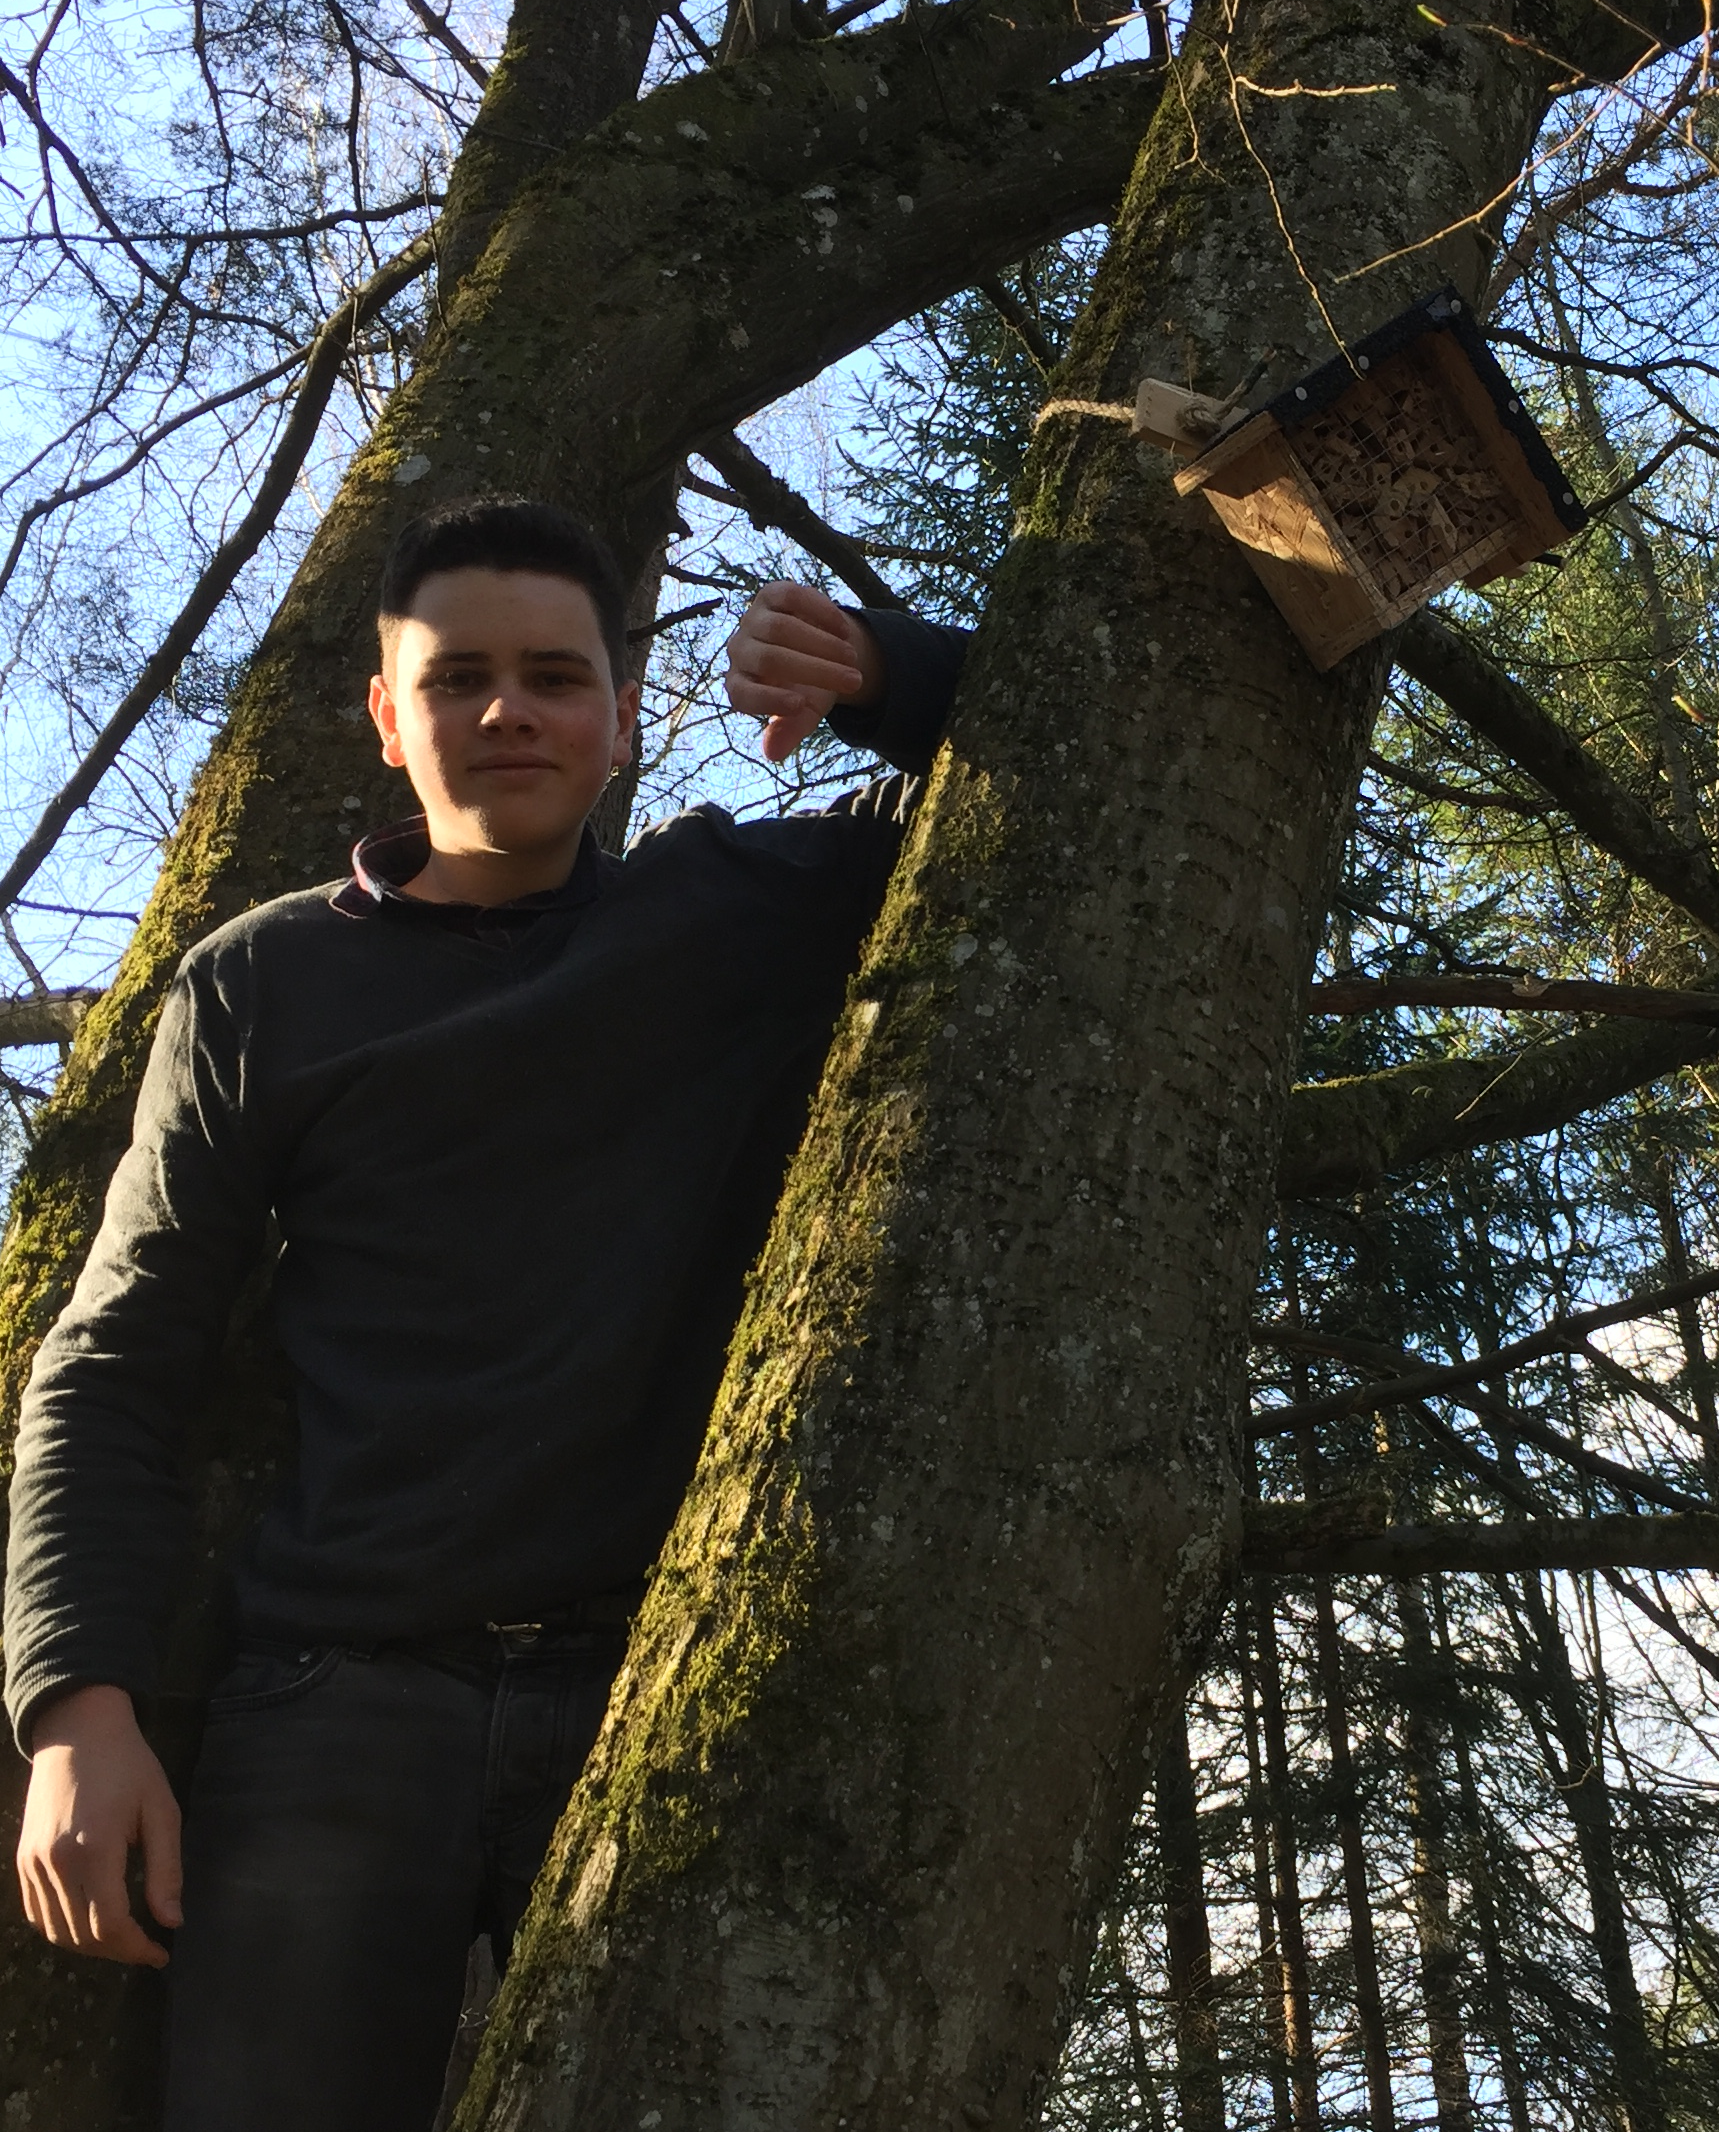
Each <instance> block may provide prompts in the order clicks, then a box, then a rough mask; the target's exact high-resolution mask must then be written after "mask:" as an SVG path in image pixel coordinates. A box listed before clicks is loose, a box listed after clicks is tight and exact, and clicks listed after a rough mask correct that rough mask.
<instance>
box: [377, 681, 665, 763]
mask: <svg viewBox="0 0 1719 2132" xmlns="http://www.w3.org/2000/svg"><path fill="white" fill-rule="evenodd" d="M635 693H636V691H635ZM370 720H371V723H372V724H373V725H374V726H375V728H376V730H377V732H378V733H380V734H381V736H382V760H383V761H384V762H385V763H386V764H387V765H388V766H389V768H390V769H392V770H403V769H404V768H405V767H406V751H405V750H404V749H403V748H402V747H401V745H400V721H399V717H398V714H397V713H396V711H395V709H394V693H393V691H392V690H391V689H390V688H389V686H388V680H387V676H386V675H384V674H372V675H371V676H370Z"/></svg>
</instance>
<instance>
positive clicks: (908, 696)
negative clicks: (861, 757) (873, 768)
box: [828, 607, 970, 777]
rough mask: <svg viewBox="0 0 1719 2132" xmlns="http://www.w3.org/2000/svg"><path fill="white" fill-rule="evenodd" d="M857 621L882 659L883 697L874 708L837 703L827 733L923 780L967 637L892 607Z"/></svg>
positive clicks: (866, 611) (872, 610)
mask: <svg viewBox="0 0 1719 2132" xmlns="http://www.w3.org/2000/svg"><path fill="white" fill-rule="evenodd" d="M859 617H860V620H861V621H862V622H864V623H865V625H866V627H867V628H868V629H869V630H870V631H871V633H872V636H873V637H874V638H875V639H876V641H877V648H878V650H879V651H880V652H881V653H882V654H883V666H884V676H885V679H884V692H883V696H882V699H881V700H880V701H879V702H877V703H870V704H864V705H861V704H853V703H838V704H837V705H836V706H835V708H834V710H832V711H831V713H830V716H829V720H828V724H829V728H830V731H831V732H832V733H834V734H835V736H836V738H837V739H838V740H845V741H846V742H847V744H848V746H849V747H851V748H869V749H870V750H871V752H872V753H873V754H874V755H881V756H882V757H883V759H884V761H885V762H887V763H893V764H894V765H895V767H896V768H897V769H898V770H909V771H912V772H913V774H914V775H915V776H918V777H923V776H924V775H925V773H926V772H927V771H928V770H929V769H930V768H931V763H932V758H933V757H934V756H935V755H936V753H937V743H938V742H939V741H940V740H941V739H942V738H943V727H944V725H945V723H946V722H947V720H948V717H949V706H950V705H951V704H952V703H953V702H954V700H955V687H956V683H957V682H958V681H959V680H960V679H961V668H962V665H963V663H964V662H965V660H966V657H967V645H968V641H969V637H970V632H969V631H967V630H965V629H956V628H954V627H953V626H951V625H950V624H948V623H943V622H925V621H921V619H920V618H919V616H918V615H914V614H907V613H904V612H903V611H902V610H901V609H900V608H895V607H865V608H861V609H860V610H859Z"/></svg>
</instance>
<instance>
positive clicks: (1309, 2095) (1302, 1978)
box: [1254, 1577, 1319, 2132]
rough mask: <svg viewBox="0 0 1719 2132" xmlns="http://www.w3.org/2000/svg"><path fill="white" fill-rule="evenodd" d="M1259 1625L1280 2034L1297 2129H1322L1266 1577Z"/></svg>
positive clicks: (1277, 1652)
mask: <svg viewBox="0 0 1719 2132" xmlns="http://www.w3.org/2000/svg"><path fill="white" fill-rule="evenodd" d="M1254 1620H1255V1632H1256V1633H1255V1642H1254V1648H1255V1650H1256V1651H1257V1652H1258V1654H1259V1700H1260V1716H1261V1719H1262V1722H1263V1729H1264V1732H1265V1796H1266V1799H1267V1800H1268V1801H1269V1809H1270V1833H1271V1858H1272V1881H1273V1889H1274V1893H1275V1898H1276V1915H1277V1939H1278V1944H1279V1946H1280V1947H1281V1949H1282V1956H1283V1980H1282V1993H1283V1997H1282V2005H1283V2029H1284V2039H1285V2043H1286V2047H1287V2051H1288V2057H1289V2086H1290V2094H1291V2098H1292V2103H1293V2108H1294V2116H1295V2132H1319V2061H1318V2058H1317V2056H1316V2055H1315V2052H1314V2046H1313V1987H1312V1981H1311V1979H1310V1977H1309V1974H1308V1963H1307V1925H1306V1920H1305V1918H1304V1916H1303V1913H1302V1908H1301V1868H1300V1864H1299V1861H1298V1858H1297V1854H1296V1842H1295V1815H1294V1813H1293V1811H1292V1807H1291V1799H1292V1795H1293V1780H1292V1778H1291V1775H1290V1770H1291V1763H1290V1758H1289V1725H1288V1721H1287V1717H1286V1713H1285V1711H1284V1707H1283V1704H1284V1697H1283V1654H1282V1650H1281V1647H1280V1646H1279V1644H1278V1640H1277V1610H1276V1607H1275V1604H1274V1602H1273V1599H1272V1594H1271V1587H1270V1585H1269V1584H1268V1583H1267V1582H1266V1580H1265V1579H1264V1578H1263V1577H1261V1578H1257V1579H1256V1580H1255V1584H1254Z"/></svg>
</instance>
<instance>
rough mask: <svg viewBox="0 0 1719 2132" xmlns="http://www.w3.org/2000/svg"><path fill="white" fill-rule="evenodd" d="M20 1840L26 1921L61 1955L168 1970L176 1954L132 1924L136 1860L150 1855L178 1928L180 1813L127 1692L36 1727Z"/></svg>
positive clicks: (157, 1907)
mask: <svg viewBox="0 0 1719 2132" xmlns="http://www.w3.org/2000/svg"><path fill="white" fill-rule="evenodd" d="M34 1735H35V1737H34V1742H33V1744H34V1749H35V1752H34V1754H33V1756H32V1759H31V1770H30V1788H29V1792H28V1794H27V1795H26V1797H25V1801H24V1819H23V1827H22V1829H21V1830H20V1832H19V1838H18V1882H19V1886H20V1889H21V1891H22V1893H23V1898H24V1915H25V1916H26V1917H27V1918H28V1919H29V1921H30V1923H31V1924H32V1925H33V1926H34V1927H35V1929H36V1930H37V1931H38V1932H40V1933H41V1935H42V1936H43V1938H44V1939H46V1940H48V1941H49V1942H50V1943H51V1944H52V1945H54V1946H56V1947H66V1948H71V1949H73V1950H75V1951H76V1952H78V1953H80V1954H88V1955H96V1956H99V1957H101V1958H102V1959H104V1960H106V1961H110V1962H135V1963H140V1964H144V1965H146V1966H147V1967H149V1968H151V1969H159V1968H161V1967H162V1966H163V1965H164V1964H165V1963H166V1960H167V1950H166V1948H165V1947H162V1946H160V1945H158V1944H157V1942H156V1941H155V1940H154V1939H152V1938H151V1937H150V1935H149V1933H148V1932H147V1931H146V1930H145V1929H144V1927H143V1926H142V1925H141V1924H140V1923H139V1922H138V1920H137V1918H135V1917H134V1916H133V1915H132V1911H131V1902H130V1897H129V1894H128V1891H127V1888H126V1860H127V1858H128V1857H129V1855H130V1851H131V1847H132V1845H133V1844H141V1846H142V1848H143V1854H144V1881H145V1893H146V1895H147V1898H148V1901H149V1907H150V1909H151V1911H152V1912H153V1913H154V1915H155V1916H156V1917H157V1918H158V1919H159V1920H160V1921H161V1923H163V1924H166V1925H174V1924H177V1923H178V1922H179V1809H178V1806H177V1805H176V1803H175V1801H174V1798H173V1792H172V1788H171V1786H170V1785H169V1784H168V1782H167V1778H166V1774H165V1772H164V1771H163V1770H162V1767H161V1764H160V1763H159V1762H158V1761H157V1760H156V1758H155V1756H154V1754H153V1753H151V1751H150V1749H149V1747H148V1745H147V1744H146V1743H145V1741H144V1739H143V1736H142V1734H141V1733H140V1732H139V1731H138V1729H137V1719H136V1714H135V1712H134V1711H133V1709H132V1704H131V1698H130V1696H129V1695H127V1694H126V1693H125V1692H124V1691H123V1690H122V1689H118V1688H109V1687H105V1686H102V1685H99V1684H98V1685H92V1686H90V1687H87V1688H81V1689H74V1690H73V1691H72V1692H71V1693H70V1694H68V1695H67V1696H65V1697H63V1698H60V1699H59V1700H58V1701H56V1702H54V1703H52V1704H51V1705H49V1706H48V1708H47V1709H46V1710H45V1711H44V1712H43V1713H42V1714H41V1715H40V1716H39V1717H38V1718H37V1720H36V1724H35V1727H34Z"/></svg>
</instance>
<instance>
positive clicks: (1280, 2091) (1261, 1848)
mask: <svg viewBox="0 0 1719 2132" xmlns="http://www.w3.org/2000/svg"><path fill="white" fill-rule="evenodd" d="M1243 1589H1244V1591H1245V1590H1247V1589H1248V1587H1246V1586H1244V1587H1243ZM1249 1613H1250V1607H1249V1604H1248V1601H1246V1600H1242V1601H1239V1602H1238V1604H1237V1606H1236V1675H1237V1682H1238V1685H1239V1687H1240V1690H1241V1707H1242V1742H1243V1746H1244V1747H1245V1749H1246V1753H1247V1814H1248V1833H1249V1837H1250V1839H1251V1845H1252V1852H1253V1905H1254V1915H1255V1917H1256V1918H1257V1920H1258V1932H1259V1971H1260V2001H1261V2011H1262V2013H1263V2014H1264V2017H1265V2032H1266V2042H1267V2066H1268V2070H1269V2076H1270V2083H1271V2123H1272V2132H1292V2120H1291V2117H1290V2101H1289V2061H1290V2051H1289V2019H1288V2002H1289V1984H1290V1978H1289V1973H1288V1969H1287V1967H1286V1964H1285V1959H1284V1956H1283V1954H1282V1952H1281V1950H1280V1948H1279V1945H1278V1932H1277V1912H1276V1901H1275V1897H1274V1895H1273V1890H1272V1850H1271V1846H1272V1834H1273V1828H1272V1821H1271V1817H1270V1814H1269V1812H1268V1809H1267V1806H1266V1793H1265V1774H1264V1770H1263V1768H1262V1767H1261V1757H1260V1743H1259V1710H1258V1700H1257V1698H1256V1696H1255V1694H1254V1684H1253V1674H1254V1660H1253V1630H1252V1627H1251V1626H1250V1622H1249ZM1296 1900H1297V1908H1298V1909H1299V1906H1300V1897H1299V1891H1297V1898H1296ZM1302 1982H1303V1985H1304V1986H1305V1982H1306V1979H1305V1977H1304V1978H1303V1979H1302Z"/></svg>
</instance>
